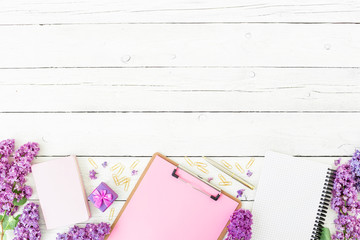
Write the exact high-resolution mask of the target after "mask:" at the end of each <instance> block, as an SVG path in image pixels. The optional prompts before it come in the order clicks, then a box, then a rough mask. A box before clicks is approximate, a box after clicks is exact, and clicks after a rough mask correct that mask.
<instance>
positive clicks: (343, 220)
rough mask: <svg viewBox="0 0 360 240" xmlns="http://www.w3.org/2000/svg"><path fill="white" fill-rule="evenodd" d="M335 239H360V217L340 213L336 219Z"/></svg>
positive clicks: (333, 237)
mask: <svg viewBox="0 0 360 240" xmlns="http://www.w3.org/2000/svg"><path fill="white" fill-rule="evenodd" d="M334 222H335V227H336V230H337V231H336V233H335V234H334V235H333V236H332V239H333V240H346V239H360V219H358V218H356V217H355V216H351V215H340V216H339V217H338V218H337V219H336V220H335V221H334Z"/></svg>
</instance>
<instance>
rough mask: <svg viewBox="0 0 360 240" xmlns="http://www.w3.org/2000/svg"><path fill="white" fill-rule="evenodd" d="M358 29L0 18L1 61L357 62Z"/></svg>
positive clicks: (13, 64) (31, 64) (17, 64)
mask: <svg viewBox="0 0 360 240" xmlns="http://www.w3.org/2000/svg"><path fill="white" fill-rule="evenodd" d="M359 31H360V25H358V24H352V25H346V24H342V25H338V24H315V25H314V24H311V25H309V24H295V25H289V24H271V25H267V24H226V25H224V24H205V25H203V24H190V25H184V24H171V25H164V24H151V25H149V24H140V25H139V24H135V25H134V24H120V25H118V24H111V25H66V26H61V25H60V26H57V25H52V26H17V27H14V26H2V27H0V35H1V36H2V37H1V38H0V51H1V53H2V54H3V56H6V57H4V58H1V59H0V68H37V67H48V68H51V67H144V66H148V67H149V66H152V67H154V66H162V67H164V66H175V67H179V66H187V67H189V66H191V67H196V66H200V67H223V66H226V67H231V66H235V67H244V66H252V67H253V66H265V67H271V66H273V67H293V66H297V67H299V66H300V67H304V66H310V67H359V61H358V59H360V48H359V47H358V43H359V42H360V34H357V33H358V32H359ZM149 33H151V34H149ZM29 36H31V39H29ZM134 39H135V40H134Z"/></svg>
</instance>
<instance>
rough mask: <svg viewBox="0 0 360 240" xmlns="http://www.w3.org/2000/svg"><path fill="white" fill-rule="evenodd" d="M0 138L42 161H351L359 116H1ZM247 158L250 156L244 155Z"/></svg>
mask: <svg viewBox="0 0 360 240" xmlns="http://www.w3.org/2000/svg"><path fill="white" fill-rule="evenodd" d="M0 119H1V121H2V122H4V123H6V124H2V125H1V126H0V138H1V139H5V138H8V137H13V138H15V139H23V138H24V136H26V138H27V139H28V140H32V141H36V142H39V143H40V144H44V145H45V146H46V147H44V148H43V149H42V150H41V153H40V154H41V155H64V154H78V155H85V156H89V155H90V156H91V155H98V156H127V155H132V156H149V155H151V154H152V153H153V152H156V151H159V152H164V153H167V155H170V156H182V155H185V154H187V155H193V156H202V155H209V156H249V155H255V156H261V155H263V154H264V152H265V151H266V150H269V149H274V150H277V151H283V152H289V153H292V154H293V155H307V156H324V155H325V156H331V155H350V154H352V153H353V151H354V148H355V147H357V146H358V137H359V135H360V129H359V128H358V123H359V120H360V113H330V114H329V113H290V114H282V113H242V114H237V113H185V114H184V113H150V114H147V113H143V114H142V113H85V114H84V113H55V114H54V113H40V114H39V113H28V114H21V113H15V114H10V113H8V114H0ZM249 153H251V154H249Z"/></svg>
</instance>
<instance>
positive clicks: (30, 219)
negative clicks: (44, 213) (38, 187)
mask: <svg viewBox="0 0 360 240" xmlns="http://www.w3.org/2000/svg"><path fill="white" fill-rule="evenodd" d="M39 219H40V216H39V205H37V204H35V203H28V204H27V205H26V206H25V207H24V210H23V213H22V214H21V216H20V218H19V222H18V224H17V226H16V227H15V230H14V233H15V238H14V239H13V240H23V239H31V240H39V239H40V238H41V232H40V225H39Z"/></svg>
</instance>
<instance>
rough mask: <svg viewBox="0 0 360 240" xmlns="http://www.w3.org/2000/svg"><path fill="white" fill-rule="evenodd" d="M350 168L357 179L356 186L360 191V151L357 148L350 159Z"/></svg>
mask: <svg viewBox="0 0 360 240" xmlns="http://www.w3.org/2000/svg"><path fill="white" fill-rule="evenodd" d="M349 163H350V169H351V172H352V174H353V177H354V180H355V187H356V190H357V191H358V192H360V151H359V150H356V151H355V153H354V155H353V157H352V158H351V159H350V161H349Z"/></svg>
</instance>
